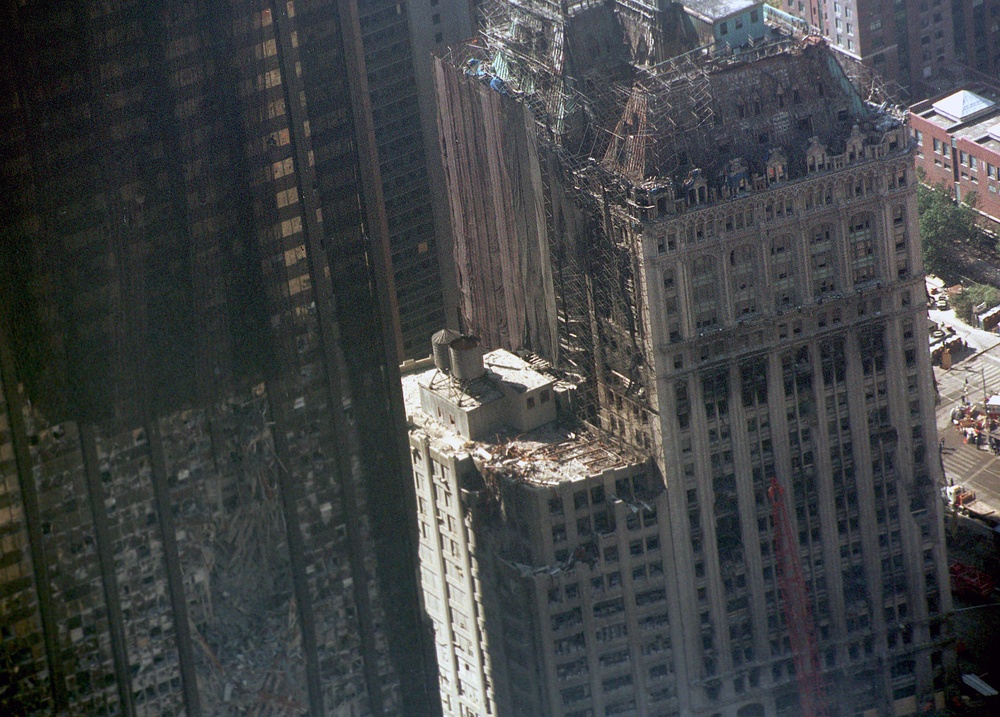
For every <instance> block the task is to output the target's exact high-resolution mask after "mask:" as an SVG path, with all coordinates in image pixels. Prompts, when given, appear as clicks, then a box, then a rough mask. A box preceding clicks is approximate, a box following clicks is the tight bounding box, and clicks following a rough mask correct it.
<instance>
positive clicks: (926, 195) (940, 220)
mask: <svg viewBox="0 0 1000 717" xmlns="http://www.w3.org/2000/svg"><path fill="white" fill-rule="evenodd" d="M968 202H969V203H968V204H964V203H963V204H956V203H955V202H954V201H953V200H952V199H951V197H950V196H949V195H948V194H947V192H946V191H945V190H944V188H943V187H937V188H934V189H931V188H930V187H927V186H924V185H923V184H920V185H918V186H917V214H918V215H919V217H920V242H921V247H922V249H923V255H924V269H925V270H926V271H928V272H930V273H942V272H943V270H944V269H946V267H947V266H948V264H949V261H950V257H951V255H952V253H953V252H954V251H956V250H958V251H961V250H962V247H967V248H975V249H988V250H992V249H993V242H992V240H991V238H990V237H989V235H988V234H987V233H986V232H984V231H983V230H982V228H981V227H980V226H979V225H978V224H976V217H977V215H976V211H975V209H974V206H975V202H976V195H975V194H972V195H970V196H969V200H968ZM970 204H971V206H970Z"/></svg>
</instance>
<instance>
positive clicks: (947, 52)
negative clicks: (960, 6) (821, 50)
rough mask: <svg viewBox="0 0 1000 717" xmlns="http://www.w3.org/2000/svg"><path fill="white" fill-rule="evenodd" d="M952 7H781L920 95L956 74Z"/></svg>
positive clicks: (840, 3) (795, 2) (911, 3)
mask: <svg viewBox="0 0 1000 717" xmlns="http://www.w3.org/2000/svg"><path fill="white" fill-rule="evenodd" d="M952 6H953V3H949V2H946V1H945V0H927V1H921V2H916V1H915V0H907V1H905V2H891V1H887V0H876V1H875V2H858V1H857V0H808V1H803V0H783V1H782V2H781V4H780V9H781V10H783V11H785V12H788V13H790V14H792V15H795V16H796V17H799V18H802V19H803V20H805V21H806V22H808V23H809V24H810V25H811V26H812V27H813V28H816V29H817V30H818V31H819V34H821V35H822V36H823V37H824V38H826V40H827V42H829V43H830V46H831V47H832V48H834V49H835V50H837V51H838V52H840V53H841V54H843V55H844V56H845V57H846V58H850V61H852V62H856V63H859V64H861V65H863V66H864V67H867V68H869V69H871V70H874V71H875V72H876V73H877V74H878V75H880V76H881V77H882V78H884V79H885V80H887V81H889V82H890V83H891V84H892V85H893V86H898V87H899V88H900V89H901V90H902V92H904V93H905V96H908V97H913V98H917V97H920V96H926V95H927V94H928V92H933V91H934V88H936V87H940V86H941V85H942V84H944V85H947V84H948V83H950V82H952V81H954V80H955V79H956V78H957V77H958V75H957V74H956V67H955V56H956V53H957V51H958V50H957V48H958V45H957V44H956V39H955V32H956V26H955V25H954V24H953V21H952Z"/></svg>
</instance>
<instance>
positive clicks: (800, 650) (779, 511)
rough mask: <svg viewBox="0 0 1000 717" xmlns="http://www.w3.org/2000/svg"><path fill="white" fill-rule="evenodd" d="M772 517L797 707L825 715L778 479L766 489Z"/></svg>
mask: <svg viewBox="0 0 1000 717" xmlns="http://www.w3.org/2000/svg"><path fill="white" fill-rule="evenodd" d="M767 497H768V499H769V500H770V501H771V510H772V514H773V517H774V552H775V555H776V557H777V575H778V585H779V586H780V588H781V605H782V608H783V610H784V613H785V623H786V624H787V626H788V638H789V642H790V643H791V648H792V656H793V658H794V660H795V677H796V680H797V681H798V685H799V708H800V710H801V712H800V714H802V716H803V717H827V715H828V711H827V703H826V691H825V689H824V687H823V670H822V667H821V665H820V661H819V645H818V643H817V642H816V628H815V624H814V623H813V618H812V611H811V610H810V609H809V593H808V592H807V590H806V582H805V579H804V578H803V577H802V565H801V562H800V559H799V547H798V541H797V540H796V539H795V536H794V535H793V534H792V528H791V522H790V521H789V519H788V509H787V508H786V507H785V491H784V490H782V488H781V484H780V483H778V479H777V478H772V479H771V485H770V486H769V487H768V490H767Z"/></svg>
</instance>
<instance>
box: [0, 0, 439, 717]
mask: <svg viewBox="0 0 1000 717" xmlns="http://www.w3.org/2000/svg"><path fill="white" fill-rule="evenodd" d="M3 7H4V9H5V11H6V12H5V21H6V22H5V24H6V27H7V31H6V33H5V37H4V39H3V41H2V45H0V48H2V52H3V55H2V72H0V115H2V119H0V121H2V124H3V126H4V127H5V128H7V131H6V132H4V133H3V136H2V137H0V161H2V163H3V164H2V167H3V171H2V172H0V190H2V191H0V201H2V202H3V206H2V217H3V219H2V226H3V232H4V236H3V241H2V248H0V251H2V255H0V266H2V270H3V279H4V283H3V289H2V299H3V300H2V312H3V317H2V318H3V321H2V324H0V326H2V331H0V340H2V342H0V349H2V352H0V364H2V368H3V371H2V379H3V381H2V390H3V406H2V407H3V411H2V415H0V424H2V425H0V427H2V429H3V430H2V432H0V630H2V634H3V642H2V647H0V665H2V668H0V672H2V673H3V675H4V677H3V678H0V679H3V680H5V684H2V685H0V686H2V687H3V688H4V689H3V690H2V691H0V712H4V713H5V714H21V713H27V714H34V713H44V714H51V713H56V714H60V713H65V714H95V715H96V714H125V715H141V714H149V715H181V714H186V715H197V714H219V715H226V714H259V715H265V714H266V715H285V714H287V715H293V714H306V713H308V714H311V715H323V714H337V715H342V714H349V715H369V714H371V715H396V714H399V715H402V714H405V715H417V714H426V713H428V712H429V711H431V710H432V707H431V706H430V705H431V703H432V701H433V700H432V699H431V698H430V697H429V695H431V694H433V693H432V692H429V691H428V689H427V685H428V684H433V679H434V676H433V670H432V669H430V668H429V666H428V663H427V659H428V658H427V654H428V653H427V652H426V651H425V649H424V645H425V634H424V631H423V628H422V626H421V619H420V615H419V613H418V611H417V610H418V609H417V605H418V601H417V598H416V585H415V579H414V570H413V564H412V552H413V551H412V546H411V542H410V541H411V539H410V531H408V530H406V529H405V528H406V526H408V525H409V521H410V520H411V519H412V518H411V516H412V515H413V510H411V508H410V502H411V501H412V500H413V499H412V496H411V494H410V492H409V491H410V486H409V485H408V483H407V482H405V481H401V476H403V475H405V472H406V471H407V470H408V468H407V467H406V466H407V464H406V463H405V461H407V454H406V450H407V449H406V442H405V441H406V439H405V434H404V433H403V432H402V430H401V428H402V422H403V420H404V417H403V412H402V401H401V395H400V389H399V381H398V357H397V346H398V343H397V341H398V337H399V336H400V329H399V327H398V326H397V322H398V319H397V318H396V316H397V314H396V311H395V301H396V300H395V290H394V285H393V277H392V271H391V266H392V265H391V261H390V249H389V238H388V237H389V230H388V224H387V219H386V211H385V200H384V198H383V186H382V181H381V176H380V173H379V162H378V157H377V152H376V147H375V144H376V142H375V134H374V128H373V117H372V109H371V100H370V98H371V93H370V92H369V90H370V88H369V87H368V84H367V79H368V77H369V73H367V72H366V70H365V54H366V46H365V45H364V44H363V38H362V26H361V23H360V21H359V16H358V10H357V4H356V3H355V2H353V0H339V1H338V0H308V1H307V0H292V1H289V2H270V1H267V0H230V1H228V2H223V3H209V2H199V1H197V0H183V1H181V0H177V1H171V0H155V1H152V0H104V1H102V2H97V1H96V0H94V1H89V0H87V1H85V0H80V1H78V2H60V3H35V2H17V3H15V2H6V3H4V6H3ZM390 21H395V18H394V14H381V15H378V16H375V17H374V18H373V19H371V21H370V23H369V24H368V26H366V28H365V37H377V36H378V32H379V31H380V29H379V26H378V23H379V22H384V23H390ZM429 659H430V660H433V657H430V658H429ZM428 678H429V679H428Z"/></svg>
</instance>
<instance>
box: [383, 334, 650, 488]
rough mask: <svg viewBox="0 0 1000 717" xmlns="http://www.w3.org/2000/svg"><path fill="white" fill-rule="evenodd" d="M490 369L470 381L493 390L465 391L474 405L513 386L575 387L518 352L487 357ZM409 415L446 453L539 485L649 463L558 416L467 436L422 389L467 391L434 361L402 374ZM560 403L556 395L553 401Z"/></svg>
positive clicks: (495, 397) (521, 388)
mask: <svg viewBox="0 0 1000 717" xmlns="http://www.w3.org/2000/svg"><path fill="white" fill-rule="evenodd" d="M483 359H484V360H483V362H484V364H485V365H486V367H487V373H486V375H485V376H483V377H482V378H481V379H476V381H473V382H470V385H472V384H477V385H478V384H480V382H493V384H494V386H493V388H492V389H491V390H484V391H481V392H479V395H478V396H470V395H465V398H464V400H465V401H467V402H468V403H467V405H468V406H470V407H471V406H473V405H475V406H482V405H484V401H485V402H487V403H489V402H494V401H498V400H500V399H502V398H503V394H504V393H505V391H503V390H502V387H501V385H500V384H504V386H503V387H507V390H510V391H513V392H516V393H518V394H520V393H526V392H529V391H532V390H536V389H543V390H544V389H545V388H550V389H553V390H554V392H555V393H556V394H558V393H560V392H562V391H572V390H573V387H572V386H570V385H569V384H564V383H559V384H558V385H557V382H556V380H555V379H554V378H552V377H551V376H548V375H546V374H543V373H540V372H538V371H535V370H534V369H532V368H531V366H530V365H529V364H528V363H527V362H526V361H524V360H522V359H521V358H519V357H518V356H516V355H514V354H512V353H510V352H509V351H504V350H502V349H500V350H497V351H491V352H489V353H487V354H486V355H485V356H484V357H483ZM402 381H403V400H404V402H405V405H406V415H407V419H408V420H409V423H410V425H411V427H412V428H413V429H416V430H420V431H422V432H423V433H424V434H426V435H427V436H428V438H429V439H430V440H431V442H432V444H433V446H434V448H435V449H436V450H438V451H441V452H442V453H445V454H449V453H450V454H459V453H465V454H468V455H470V456H473V457H474V458H475V459H476V460H477V462H479V463H481V464H483V465H485V466H487V467H488V468H489V469H490V470H492V471H494V472H497V473H502V474H504V475H507V476H509V477H511V478H513V479H515V480H523V481H526V482H528V483H534V484H537V485H558V484H561V483H564V482H566V481H577V480H584V479H586V478H588V477H590V476H593V475H597V474H599V473H602V472H604V471H606V470H609V469H614V468H624V467H627V466H632V465H636V464H640V463H644V462H645V461H646V458H645V457H644V456H641V455H639V454H638V453H636V452H634V451H632V450H631V449H628V448H625V447H622V446H619V445H617V444H615V443H612V442H611V441H610V440H608V439H607V438H605V437H603V436H601V435H599V434H597V433H594V432H592V431H590V430H588V429H587V428H586V427H585V426H579V425H570V424H568V423H564V422H562V421H560V420H558V419H555V415H554V414H553V418H554V420H551V421H548V422H546V423H545V424H543V425H540V426H538V427H536V428H533V429H532V430H530V431H527V432H521V431H519V430H518V429H517V428H516V427H514V426H509V425H508V426H503V425H500V426H497V427H496V430H494V431H492V432H489V433H486V434H483V435H481V436H479V437H478V438H469V437H467V436H464V435H462V433H461V432H460V431H459V430H458V427H457V426H456V425H452V424H451V423H450V421H449V420H447V418H445V417H444V416H442V417H438V416H437V415H436V411H433V412H428V411H427V410H426V405H425V401H424V399H423V398H422V395H421V394H422V392H426V391H427V390H428V388H429V387H435V386H437V387H438V389H439V390H445V389H444V387H445V386H446V385H447V391H449V392H451V393H452V395H455V394H457V393H462V389H461V387H459V386H458V385H457V384H455V383H454V382H453V381H452V380H451V378H450V377H448V376H447V375H446V374H443V373H442V372H441V371H439V370H438V369H437V368H436V367H434V365H433V363H431V362H430V361H426V362H417V363H416V364H412V365H411V366H410V367H409V370H408V371H406V372H405V373H404V374H403V376H402ZM555 402H556V399H555V397H553V400H552V404H553V405H554V404H555Z"/></svg>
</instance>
